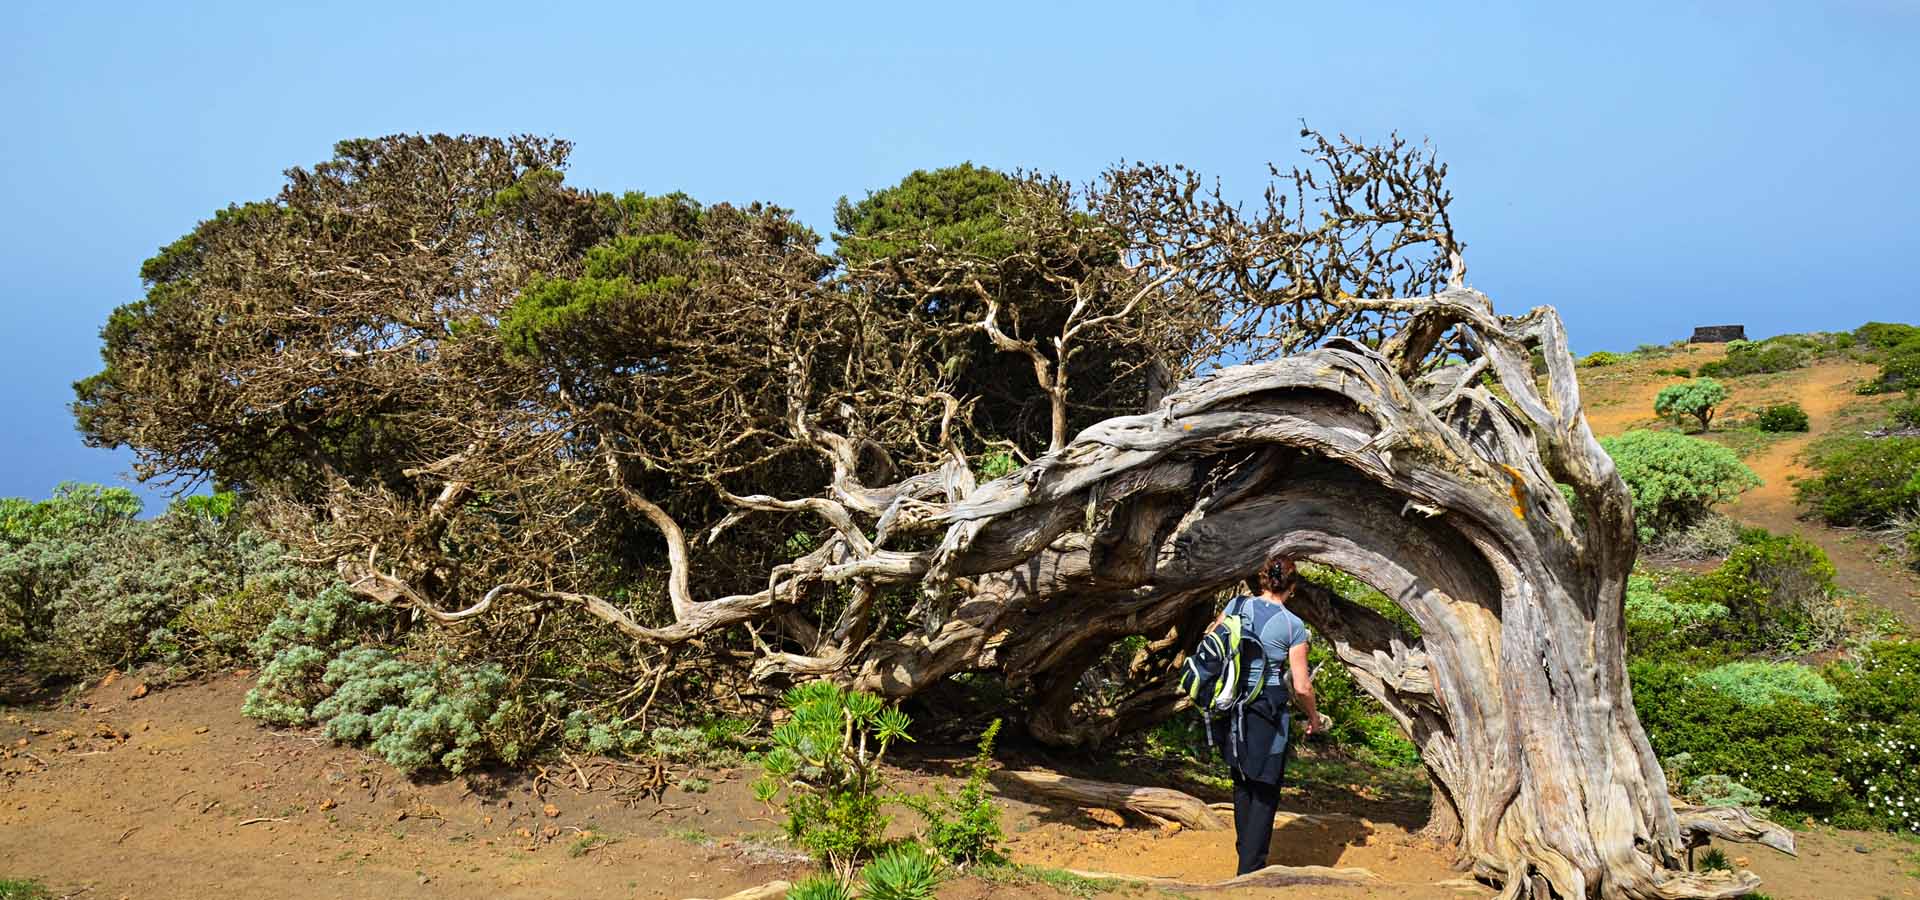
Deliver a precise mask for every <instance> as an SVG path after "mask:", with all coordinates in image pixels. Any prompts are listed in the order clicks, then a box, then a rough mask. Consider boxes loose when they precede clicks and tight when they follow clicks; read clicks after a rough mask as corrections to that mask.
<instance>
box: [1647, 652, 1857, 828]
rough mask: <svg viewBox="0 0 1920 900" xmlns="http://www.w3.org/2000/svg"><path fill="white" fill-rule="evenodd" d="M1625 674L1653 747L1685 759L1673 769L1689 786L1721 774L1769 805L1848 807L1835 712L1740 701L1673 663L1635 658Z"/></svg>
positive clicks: (1815, 810) (1823, 812) (1826, 811)
mask: <svg viewBox="0 0 1920 900" xmlns="http://www.w3.org/2000/svg"><path fill="white" fill-rule="evenodd" d="M1628 674H1629V677H1630V678H1631V679H1632V685H1633V702H1634V708H1635V709H1636V710H1637V711H1638V712H1639V715H1640V721H1641V723H1642V724H1643V725H1645V726H1646V729H1647V737H1648V739H1649V740H1650V741H1651V742H1652V743H1653V748H1654V752H1655V753H1656V754H1657V755H1659V756H1660V757H1661V758H1662V759H1670V758H1675V757H1680V756H1682V755H1684V756H1685V758H1686V759H1687V760H1688V762H1687V764H1686V766H1685V767H1684V770H1683V771H1682V772H1680V773H1678V774H1680V775H1681V776H1682V777H1683V778H1686V779H1687V781H1685V782H1683V783H1685V784H1687V785H1688V786H1689V789H1690V790H1691V788H1692V785H1694V784H1696V783H1698V782H1697V779H1698V778H1701V777H1704V776H1709V775H1719V776H1724V777H1725V778H1726V779H1727V780H1728V781H1730V782H1737V783H1738V784H1739V785H1741V786H1744V787H1746V788H1748V789H1751V790H1752V791H1754V792H1756V793H1758V794H1759V803H1760V804H1761V805H1763V806H1766V807H1769V808H1773V809H1784V810H1792V811H1794V812H1796V813H1800V814H1806V815H1818V816H1827V815H1831V814H1833V813H1834V812H1836V811H1838V810H1841V809H1845V808H1846V807H1847V805H1848V803H1849V798H1850V790H1849V787H1848V784H1847V782H1845V781H1844V780H1843V779H1842V778H1841V774H1840V759H1839V756H1838V751H1839V748H1840V746H1841V745H1842V744H1843V743H1845V741H1846V738H1845V735H1844V731H1845V730H1844V729H1843V728H1841V727H1840V726H1839V725H1838V724H1837V721H1836V718H1835V714H1834V712H1833V711H1831V710H1829V709H1826V708H1822V707H1819V706H1815V705H1813V704H1809V703H1805V702H1802V701H1800V700H1797V699H1793V698H1784V699H1779V700H1776V701H1775V702H1772V703H1768V704H1766V705H1763V706H1758V707H1748V706H1743V705H1741V703H1740V702H1739V701H1738V700H1735V699H1734V698H1733V697H1730V696H1728V695H1726V694H1724V693H1722V692H1720V691H1718V690H1715V689H1714V688H1712V687H1709V686H1708V685H1706V684H1702V683H1700V682H1699V680H1698V679H1697V678H1695V677H1694V675H1693V673H1691V672H1690V671H1688V670H1687V669H1686V667H1684V666H1681V665H1676V664H1673V663H1667V662H1655V661H1650V660H1638V661H1635V662H1633V663H1630V664H1629V666H1628ZM1709 784H1712V782H1709ZM1695 799H1697V800H1698V799H1705V798H1703V797H1699V796H1696V797H1695Z"/></svg>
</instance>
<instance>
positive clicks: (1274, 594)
mask: <svg viewBox="0 0 1920 900" xmlns="http://www.w3.org/2000/svg"><path fill="white" fill-rule="evenodd" d="M1258 581H1259V585H1260V593H1258V594H1256V595H1253V596H1251V597H1237V598H1234V599H1233V600H1232V601H1229V605H1228V609H1229V610H1234V609H1235V604H1237V605H1238V609H1237V611H1238V612H1239V613H1240V614H1241V615H1244V616H1247V617H1248V626H1247V630H1248V632H1250V633H1252V634H1254V635H1257V636H1258V638H1259V641H1260V651H1261V653H1260V655H1261V657H1262V659H1261V660H1260V661H1259V662H1260V663H1262V664H1256V665H1252V666H1249V667H1248V668H1249V671H1248V672H1247V673H1246V674H1245V676H1244V678H1245V683H1244V684H1243V685H1242V690H1243V691H1246V690H1249V689H1251V688H1252V686H1253V685H1254V684H1256V683H1257V682H1256V681H1255V679H1265V682H1266V683H1265V684H1264V685H1263V686H1262V689H1261V691H1260V693H1259V695H1258V696H1256V697H1254V699H1253V700H1252V701H1251V702H1249V703H1248V704H1247V706H1246V708H1245V709H1244V710H1243V711H1242V714H1241V715H1240V716H1238V717H1237V718H1238V721H1237V722H1236V721H1234V719H1235V718H1236V716H1223V717H1220V718H1217V719H1215V720H1214V721H1213V723H1212V726H1211V727H1212V729H1213V738H1214V740H1213V743H1214V745H1215V746H1217V747H1219V748H1220V752H1221V755H1222V756H1223V757H1224V758H1225V760H1226V763H1227V767H1228V768H1229V769H1230V770H1232V773H1233V829H1234V846H1235V849H1236V850H1237V851H1238V853H1239V857H1240V860H1239V871H1238V873H1237V874H1239V875H1245V874H1247V873H1248V872H1254V871H1258V870H1260V869H1263V868H1266V866H1267V848H1268V845H1269V844H1270V843H1271V842H1272V840H1273V816H1274V813H1275V812H1276V811H1277V810H1278V808H1279V805H1280V784H1281V781H1282V780H1283V779H1284V778H1285V776H1286V771H1287V750H1288V746H1287V744H1288V740H1289V738H1290V736H1291V735H1290V734H1289V726H1290V725H1291V724H1292V723H1291V721H1290V720H1291V718H1292V715H1291V713H1290V709H1291V706H1292V704H1293V703H1294V702H1298V703H1299V704H1300V708H1301V709H1302V710H1303V711H1305V712H1306V714H1307V718H1306V722H1305V723H1303V726H1302V731H1303V732H1304V733H1306V734H1314V733H1316V732H1317V731H1319V730H1320V728H1321V727H1322V725H1323V724H1324V720H1323V719H1322V718H1321V717H1320V712H1319V709H1318V707H1317V706H1316V703H1315V699H1314V696H1313V676H1312V673H1311V672H1309V671H1308V669H1307V641H1308V639H1309V638H1310V637H1311V635H1310V634H1309V632H1308V631H1307V626H1306V623H1305V622H1302V621H1300V617H1299V616H1296V615H1294V614H1293V612H1292V611H1291V610H1289V609H1287V599H1288V598H1289V597H1291V596H1292V595H1293V591H1294V589H1295V588H1296V587H1297V586H1298V585H1299V574H1298V573H1297V572H1296V571H1295V569H1294V564H1293V560H1292V559H1290V558H1288V557H1286V556H1283V555H1278V554H1276V555H1274V556H1273V557H1271V558H1269V559H1268V560H1267V561H1266V563H1265V564H1264V565H1262V566H1261V567H1260V573H1259V579H1258ZM1222 615H1223V616H1224V613H1223V614H1222ZM1216 624H1217V623H1216ZM1289 675H1291V678H1290V679H1289V677H1288V676H1289ZM1289 681H1291V683H1292V688H1293V690H1292V692H1291V694H1289V693H1288V691H1287V690H1285V688H1284V687H1283V686H1284V685H1286V684H1287V683H1288V682H1289ZM1236 726H1237V727H1236Z"/></svg>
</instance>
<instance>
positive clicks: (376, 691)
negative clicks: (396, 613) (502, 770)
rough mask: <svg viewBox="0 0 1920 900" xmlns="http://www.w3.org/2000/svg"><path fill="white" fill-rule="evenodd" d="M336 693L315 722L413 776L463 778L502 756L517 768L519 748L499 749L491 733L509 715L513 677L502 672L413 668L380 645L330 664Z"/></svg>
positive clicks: (432, 665) (433, 665) (319, 708)
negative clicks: (431, 772)
mask: <svg viewBox="0 0 1920 900" xmlns="http://www.w3.org/2000/svg"><path fill="white" fill-rule="evenodd" d="M324 681H325V683H326V685H327V687H328V688H330V689H331V692H330V693H329V694H328V696H327V698H326V699H324V700H321V701H320V702H319V703H316V704H314V707H313V711H312V717H313V718H314V719H315V720H318V721H322V722H325V723H326V726H327V727H326V731H327V736H328V737H330V738H333V739H334V740H336V741H340V742H342V743H348V744H356V745H365V746H368V747H370V748H371V749H372V750H373V751H374V752H375V753H378V754H380V756H381V757H382V758H384V759H386V761H387V762H389V763H391V764H393V765H394V766H395V767H397V768H400V769H404V770H406V771H409V772H417V771H422V770H428V769H435V768H443V769H446V770H447V771H449V772H453V773H455V774H459V773H461V772H464V771H467V770H468V769H471V768H474V767H475V766H478V765H480V764H483V763H486V762H490V761H493V760H494V759H496V758H498V759H500V760H501V761H504V762H509V763H511V762H516V761H518V757H519V756H520V753H518V752H517V749H518V748H515V747H505V748H502V747H497V746H495V744H494V742H493V741H492V739H491V737H490V736H489V734H488V731H489V730H490V728H491V727H492V726H494V725H495V724H496V722H497V719H496V717H505V716H507V715H509V714H510V712H511V710H510V706H511V705H510V704H507V703H505V702H503V701H504V700H505V698H506V695H507V677H506V675H505V674H504V673H502V672H501V671H500V669H499V668H498V667H497V666H492V665H481V666H460V665H454V664H449V663H443V662H440V661H438V660H435V661H432V662H425V663H422V662H414V661H412V660H407V659H402V658H400V657H396V656H394V655H393V654H392V653H390V652H388V651H387V650H385V649H382V648H378V647H356V648H354V649H352V650H348V651H347V652H345V653H342V654H341V655H340V656H339V657H337V658H335V659H334V660H333V661H332V662H331V663H329V664H328V665H327V671H326V676H325V678H324Z"/></svg>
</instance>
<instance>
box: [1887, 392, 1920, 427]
mask: <svg viewBox="0 0 1920 900" xmlns="http://www.w3.org/2000/svg"><path fill="white" fill-rule="evenodd" d="M1887 416H1888V418H1889V419H1891V420H1892V422H1893V427H1895V428H1920V397H1915V396H1914V392H1913V391H1912V390H1909V391H1907V397H1906V399H1905V400H1902V401H1900V402H1899V403H1895V404H1894V405H1893V406H1891V407H1889V408H1888V409H1887Z"/></svg>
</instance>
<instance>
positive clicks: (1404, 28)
mask: <svg viewBox="0 0 1920 900" xmlns="http://www.w3.org/2000/svg"><path fill="white" fill-rule="evenodd" d="M0 6H4V9H0V87H4V89H3V90H0V199H4V201H5V206H6V208H7V210H8V212H9V213H10V214H9V215H7V216H6V217H5V218H4V220H0V286H4V289H5V291H4V300H3V301H0V302H4V303H5V304H6V305H7V307H8V308H7V315H6V317H5V319H4V325H0V386H3V389H4V394H0V396H3V397H4V399H3V400H0V403H4V410H5V421H4V426H0V496H21V495H24V496H35V497H38V496H44V495H45V494H46V492H47V491H48V489H49V488H51V487H52V486H53V484H54V483H56V482H58V481H60V480H63V479H81V480H92V481H107V482H116V481H119V480H120V479H122V478H124V473H125V471H126V468H127V459H126V457H125V456H123V455H119V454H113V453H107V452H103V451H97V450H89V449H87V448H85V447H83V446H82V445H81V444H80V441H79V439H78V438H77V436H76V435H75V433H74V430H73V425H72V420H71V417H70V416H69V414H68V412H67V410H66V404H67V402H68V400H69V399H70V398H71V389H70V387H69V385H70V383H71V382H72V381H73V380H75V379H76V378H80V377H82V376H85V375H87V374H90V373H92V372H94V371H95V370H97V368H98V358H97V356H96V351H97V330H98V328H99V326H100V324H101V323H102V322H103V321H104V320H105V318H106V315H107V313H108V311H109V310H111V309H112V308H113V307H114V306H116V305H118V304H121V303H124V302H126V301H128V300H130V299H133V298H135V297H137V296H138V295H139V292H140V289H141V287H140V283H139V279H138V277H137V271H138V268H139V265H140V262H141V260H143V259H145V258H146V257H147V256H149V255H151V254H152V252H153V251H154V250H155V249H156V248H158V247H159V246H161V245H162V244H164V243H167V242H168V241H170V240H172V239H173V238H175V237H178V236H179V235H180V234H182V233H184V232H185V231H187V230H189V229H190V228H192V227H193V225H194V223H195V222H197V221H199V220H200V219H202V218H205V217H207V216H208V215H209V214H210V213H211V212H212V211H213V210H214V209H216V208H218V207H221V206H224V205H226V204H228V203H230V202H236V201H246V200H254V199H264V198H267V197H270V196H272V195H273V194H274V193H275V192H276V191H277V190H278V188H279V185H280V182H281V176H280V172H281V170H283V169H285V168H287V167H289V166H292V165H308V164H312V163H315V162H318V161H321V160H323V159H325V158H327V157H328V156H329V148H330V147H331V145H332V143H333V142H334V141H336V140H338V139H341V138H346V137H359V136H373V135H381V134H390V133H394V132H407V131H427V132H430V131H444V132H449V133H462V132H465V133H492V134H504V133H517V132H531V133H537V134H548V135H554V136H559V137H564V138H568V139H571V140H573V141H575V142H577V145H578V146H577V149H576V152H575V155H574V166H573V169H572V171H571V173H570V174H569V181H570V182H572V183H574V184H578V185H581V186H585V187H590V188H597V189H605V190H643V191H647V192H652V193H658V192H664V191H672V190H685V191H688V192H689V193H691V194H693V195H694V196H695V197H697V198H700V199H702V200H707V201H715V200H756V199H758V200H768V201H772V202H776V203H779V204H781V205H784V206H788V207H791V208H794V209H796V210H797V211H798V212H799V214H800V216H801V217H802V218H803V219H805V220H807V221H808V222H809V223H810V224H813V225H814V226H815V228H816V229H817V230H819V231H821V232H822V233H823V234H824V233H825V232H827V231H828V230H829V229H830V227H831V214H832V208H833V203H834V201H835V200H836V199H837V198H838V197H840V196H841V195H843V194H852V195H854V196H856V197H857V196H859V195H860V194H861V193H862V192H864V191H867V190H872V189H876V188H880V187H884V186H886V185H888V184H891V183H893V182H894V181H896V180H898V179H899V178H900V177H901V176H903V175H905V174H906V173H907V172H909V171H911V170H913V169H915V168H930V167H935V166H941V165H947V164H951V163H957V162H960V161H963V160H972V161H974V162H978V163H981V164H985V165H992V166H999V167H1008V168H1011V167H1028V168H1038V169H1046V170H1052V171H1056V172H1060V173H1062V174H1066V175H1070V176H1073V177H1076V178H1086V177H1090V176H1092V175H1094V174H1096V173H1097V172H1098V171H1099V170H1100V169H1101V168H1102V167H1103V166H1104V165H1106V164H1108V163H1111V162H1114V161H1116V160H1119V159H1121V158H1128V159H1148V160H1160V161H1168V162H1185V163H1187V164H1189V165H1192V166H1195V167H1197V168H1200V169H1201V170H1203V171H1205V172H1207V173H1210V174H1217V175H1219V176H1220V177H1221V178H1222V179H1223V180H1224V182H1225V185H1226V187H1227V188H1228V190H1229V191H1230V192H1232V193H1236V194H1239V195H1242V196H1248V197H1252V196H1257V192H1258V190H1259V187H1260V186H1261V184H1262V180H1263V179H1264V177H1265V168H1264V163H1265V161H1267V160H1270V159H1271V160H1277V161H1280V162H1282V163H1291V162H1292V160H1293V158H1294V156H1295V154H1296V152H1297V150H1298V148H1299V143H1298V139H1297V137H1296V133H1297V131H1298V130H1299V125H1298V121H1299V120H1300V119H1301V118H1305V119H1307V120H1308V121H1309V122H1310V123H1311V124H1313V125H1314V126H1316V127H1319V128H1322V129H1325V130H1328V131H1343V132H1346V133H1349V134H1351V135H1354V136H1356V137H1367V138H1375V137H1380V136H1384V135H1385V134H1386V132H1388V131H1389V130H1394V129H1397V130H1399V131H1401V132H1402V133H1404V134H1408V135H1412V136H1424V137H1427V138H1430V139H1431V140H1432V141H1433V143H1434V145H1435V147H1436V148H1437V149H1438V151H1439V153H1440V155H1441V156H1442V158H1443V159H1445V160H1446V161H1448V163H1449V164H1450V166H1451V178H1450V182H1451V185H1452V187H1453V191H1454V194H1455V196H1456V198H1457V202H1456V205H1455V219H1454V220H1455V223H1456V225H1457V227H1458V229H1459V230H1460V232H1461V233H1462V235H1463V236H1464V238H1465V239H1466V241H1467V242H1468V251H1467V261H1468V265H1469V267H1470V270H1471V281H1472V282H1473V283H1474V285H1475V286H1477V287H1480V288H1482V289H1483V290H1486V291H1488V292H1489V293H1490V294H1491V295H1492V296H1493V297H1494V300H1495V302H1496V303H1497V304H1499V305H1500V306H1501V307H1502V308H1503V309H1505V310H1507V311H1517V310H1522V309H1524V308H1526V307H1529V306H1533V305H1536V304H1541V303H1551V304H1554V305H1556V306H1558V307H1559V308H1560V309H1561V311H1562V312H1563V313H1564V314H1565V316H1566V318H1567V320H1568V323H1569V327H1570V329H1571V331H1572V336H1573V343H1574V346H1575V348H1576V349H1578V350H1580V351H1582V352H1585V351H1590V350H1595V349H1628V348H1631V347H1633V346H1634V345H1636V344H1638V343H1642V342H1655V341H1667V340H1672V339H1674V338H1676V337H1680V336H1684V335H1685V334H1686V333H1687V331H1688V330H1689V329H1690V328H1691V327H1692V326H1693V325H1695V324H1706V323H1721V322H1741V323H1745V324H1746V325H1747V326H1748V332H1749V333H1750V334H1753V335H1755V336H1764V335H1768V334H1774V333H1779V332H1783V331H1804V330H1816V329H1826V330H1838V329H1847V328H1852V327H1854V326H1856V325H1858V324H1860V323H1861V322H1862V321H1866V320H1869V319H1890V318H1894V319H1902V320H1906V321H1915V320H1920V289H1916V288H1915V286H1914V284H1915V281H1914V279H1915V269H1916V266H1920V226H1917V225H1916V224H1915V219H1914V217H1915V214H1916V212H1920V173H1916V171H1915V165H1914V164H1915V160H1916V153H1915V147H1916V139H1920V99H1917V98H1920V0H1834V2H1829V3H1823V4H1816V3H1798V4H1769V3H1765V2H1753V0H1749V2H1742V3H1724V4H1689V3H1682V2H1660V3H1638V2H1608V3H1604V4H1575V3H1513V4H1478V3H1471V2H1456V3H1448V4H1436V3H1429V2H1417V3H1404V4H1401V3H1383V2H1368V3H1359V4H1348V3H1326V2H1318V3H1311V4H1306V3H1285V2H1269V3H1244V4H1242V3H1211V2H1206V3H1177V2H1163V3H1127V2H1120V0H1106V2H1095V3H1050V2H1043V0H1027V2H1022V3H993V2H968V3H942V4H914V3H902V2H897V0H896V2H893V3H885V4H871V5H862V4H853V3H840V4H802V3H791V2H789V3H779V4H772V3H768V4H730V3H722V2H705V3H675V4H670V5H656V4H651V3H644V2H619V3H606V4H601V5H599V8H591V6H592V5H590V4H569V3H511V4H504V3H489V2H478V0H470V2H462V3H457V4H451V3H450V4H444V5H433V4H425V3H420V4H414V3H402V2H394V0H385V2H379V3H368V4H359V3H347V2H337V3H328V4H325V5H305V4H299V3H261V2H257V0H254V2H245V3H231V4H221V3H198V2H174V3H167V4H153V3H132V2H125V3H112V2H104V3H103V2H92V3H84V2H74V0H63V2H58V3H39V2H32V0H8V2H6V3H5V4H0ZM406 10H417V11H413V12H409V11H406Z"/></svg>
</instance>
